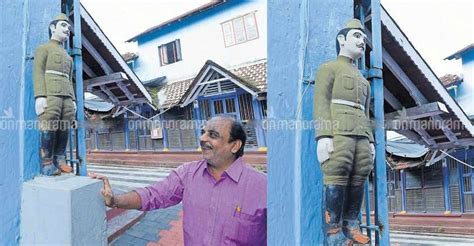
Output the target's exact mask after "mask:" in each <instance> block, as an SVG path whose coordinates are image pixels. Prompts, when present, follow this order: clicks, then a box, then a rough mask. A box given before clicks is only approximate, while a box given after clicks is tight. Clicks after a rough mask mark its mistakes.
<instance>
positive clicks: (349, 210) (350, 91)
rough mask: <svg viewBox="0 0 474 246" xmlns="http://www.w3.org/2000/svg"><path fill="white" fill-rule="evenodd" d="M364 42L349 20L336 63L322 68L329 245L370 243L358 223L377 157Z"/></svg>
mask: <svg viewBox="0 0 474 246" xmlns="http://www.w3.org/2000/svg"><path fill="white" fill-rule="evenodd" d="M365 39H366V35H365V33H364V27H363V26H362V24H361V23H360V21H359V20H357V19H354V20H351V21H349V22H348V23H347V25H346V26H345V27H344V28H343V29H342V30H341V31H339V33H338V34H337V37H336V46H337V47H336V49H337V53H338V57H337V59H336V60H334V61H329V62H327V63H324V64H323V65H321V67H320V68H319V71H318V72H317V76H316V85H315V94H314V118H315V119H316V120H317V122H318V124H319V126H318V129H317V134H316V139H317V157H318V161H319V163H320V164H321V169H322V172H323V175H324V192H325V205H326V210H325V215H324V219H325V222H326V242H327V243H328V244H329V245H351V244H352V243H358V244H366V243H369V241H370V239H369V238H368V237H367V236H365V235H364V234H362V233H361V230H360V227H359V220H358V216H359V212H360V208H361V204H362V199H363V197H364V182H365V180H366V178H367V176H368V175H369V173H370V172H371V170H372V168H373V163H374V156H375V148H374V144H373V143H374V138H373V135H372V127H371V123H370V120H369V104H370V83H369V82H368V81H367V80H366V79H365V78H364V77H363V76H362V74H361V73H360V72H359V70H358V69H357V67H356V65H355V61H356V60H357V59H358V58H360V57H361V56H362V54H363V53H364V51H365V44H366V43H365Z"/></svg>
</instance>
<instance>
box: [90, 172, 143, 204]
mask: <svg viewBox="0 0 474 246" xmlns="http://www.w3.org/2000/svg"><path fill="white" fill-rule="evenodd" d="M89 177H91V178H95V179H100V180H102V181H103V182H104V188H102V189H101V190H100V192H101V193H102V196H103V197H104V202H105V205H107V206H108V207H111V208H125V209H140V208H141V206H142V201H141V198H140V196H139V195H138V194H137V193H136V192H135V191H130V192H127V193H125V194H122V195H118V196H114V194H113V192H112V187H111V186H110V183H109V179H108V178H107V177H105V176H102V175H97V174H95V173H89Z"/></svg>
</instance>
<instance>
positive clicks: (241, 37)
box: [232, 17, 246, 43]
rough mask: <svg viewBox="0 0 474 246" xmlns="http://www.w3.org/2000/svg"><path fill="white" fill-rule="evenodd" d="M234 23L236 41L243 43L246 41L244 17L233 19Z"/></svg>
mask: <svg viewBox="0 0 474 246" xmlns="http://www.w3.org/2000/svg"><path fill="white" fill-rule="evenodd" d="M232 24H233V26H234V34H235V42H236V43H242V42H245V40H246V36H245V27H244V20H243V18H242V17H240V18H236V19H234V20H232Z"/></svg>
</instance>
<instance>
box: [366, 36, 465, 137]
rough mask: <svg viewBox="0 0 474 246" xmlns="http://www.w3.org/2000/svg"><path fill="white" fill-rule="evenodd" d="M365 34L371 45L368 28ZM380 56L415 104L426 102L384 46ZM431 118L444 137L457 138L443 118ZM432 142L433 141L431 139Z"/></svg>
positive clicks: (437, 116)
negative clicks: (439, 126)
mask: <svg viewBox="0 0 474 246" xmlns="http://www.w3.org/2000/svg"><path fill="white" fill-rule="evenodd" d="M366 34H367V40H369V41H367V44H368V45H369V46H372V43H371V41H370V40H372V34H371V33H370V31H369V30H366ZM382 58H383V62H384V64H385V66H386V67H387V68H388V69H390V71H392V74H393V75H394V76H395V77H396V78H397V79H398V80H399V81H400V83H401V84H402V85H403V86H404V87H405V89H407V91H408V93H410V95H411V96H412V97H413V99H415V102H416V104H417V105H419V106H420V105H423V104H426V103H428V100H427V99H426V98H425V96H423V94H421V92H420V90H418V88H417V87H416V86H415V84H414V83H413V81H412V80H411V79H410V78H409V77H408V75H407V74H406V73H405V71H403V69H402V68H401V67H400V66H399V65H398V63H397V62H396V61H395V60H394V59H393V58H392V56H391V55H390V54H389V53H388V52H387V50H385V49H384V48H382ZM433 119H434V120H437V121H439V122H441V123H442V130H443V133H444V134H445V135H446V137H448V139H449V140H450V141H453V142H456V141H457V140H458V138H457V137H456V136H455V135H454V133H453V131H452V130H451V129H450V128H448V127H447V126H445V124H444V123H443V122H444V120H443V119H442V118H441V117H440V116H439V115H435V116H433ZM425 132H426V131H425ZM422 137H423V136H422ZM432 142H434V141H433V140H432Z"/></svg>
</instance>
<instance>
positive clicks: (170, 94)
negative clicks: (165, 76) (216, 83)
mask: <svg viewBox="0 0 474 246" xmlns="http://www.w3.org/2000/svg"><path fill="white" fill-rule="evenodd" d="M193 79H194V78H191V79H187V80H181V81H176V82H173V83H169V84H167V85H165V86H164V87H163V89H161V91H163V90H164V94H165V95H166V100H165V101H164V102H163V103H162V104H161V105H160V108H168V107H173V106H175V105H177V104H178V103H179V101H180V100H181V97H183V95H184V93H185V92H186V90H188V88H189V85H190V84H191V82H193Z"/></svg>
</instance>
